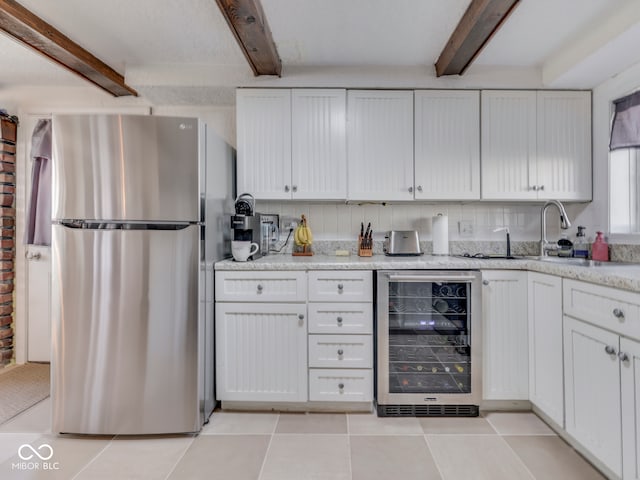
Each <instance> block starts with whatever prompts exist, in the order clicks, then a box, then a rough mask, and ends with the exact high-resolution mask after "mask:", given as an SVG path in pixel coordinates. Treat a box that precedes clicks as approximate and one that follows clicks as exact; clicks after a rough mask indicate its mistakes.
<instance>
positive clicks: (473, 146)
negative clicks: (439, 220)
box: [414, 90, 480, 200]
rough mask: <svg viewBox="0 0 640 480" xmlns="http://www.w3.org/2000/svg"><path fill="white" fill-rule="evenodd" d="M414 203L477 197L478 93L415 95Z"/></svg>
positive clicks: (471, 91) (478, 158) (420, 91)
mask: <svg viewBox="0 0 640 480" xmlns="http://www.w3.org/2000/svg"><path fill="white" fill-rule="evenodd" d="M414 161H415V199H416V200H477V199H479V198H480V92H478V91H474V90H417V91H416V92H415V160H414Z"/></svg>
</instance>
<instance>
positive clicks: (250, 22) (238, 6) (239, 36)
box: [216, 0, 282, 76]
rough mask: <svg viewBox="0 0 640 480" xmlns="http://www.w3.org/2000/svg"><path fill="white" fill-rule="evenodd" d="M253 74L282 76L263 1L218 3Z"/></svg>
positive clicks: (233, 0) (223, 1)
mask: <svg viewBox="0 0 640 480" xmlns="http://www.w3.org/2000/svg"><path fill="white" fill-rule="evenodd" d="M216 3H217V4H218V6H219V7H220V11H221V12H222V14H223V15H224V18H225V19H226V20H227V23H228V24H229V28H231V31H232V32H233V35H234V37H236V40H237V41H238V45H239V46H240V49H241V50H242V53H244V56H245V58H246V59H247V61H248V62H249V65H250V66H251V70H253V74H254V75H256V76H258V75H277V76H280V75H281V73H282V62H281V61H280V57H279V55H278V50H277V49H276V44H275V43H274V41H273V37H272V35H271V30H270V29H269V24H268V23H267V18H266V17H265V15H264V11H263V10H262V5H261V4H260V0H216Z"/></svg>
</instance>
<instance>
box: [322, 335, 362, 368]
mask: <svg viewBox="0 0 640 480" xmlns="http://www.w3.org/2000/svg"><path fill="white" fill-rule="evenodd" d="M372 345H373V341H372V337H371V335H309V367H324V368H371V367H372V366H373V355H372V353H373V349H372Z"/></svg>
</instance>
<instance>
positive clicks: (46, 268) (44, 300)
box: [25, 245, 51, 362]
mask: <svg viewBox="0 0 640 480" xmlns="http://www.w3.org/2000/svg"><path fill="white" fill-rule="evenodd" d="M25 258H26V262H27V302H28V304H27V361H29V362H50V361H51V247H45V246H40V245H28V246H26V254H25Z"/></svg>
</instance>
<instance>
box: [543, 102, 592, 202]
mask: <svg viewBox="0 0 640 480" xmlns="http://www.w3.org/2000/svg"><path fill="white" fill-rule="evenodd" d="M537 98H538V108H537V114H538V125H537V133H538V144H537V150H538V153H537V171H536V176H537V180H536V184H537V185H538V188H539V192H538V195H539V197H540V198H560V199H562V200H591V95H590V94H589V92H547V91H542V92H538V97H537Z"/></svg>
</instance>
